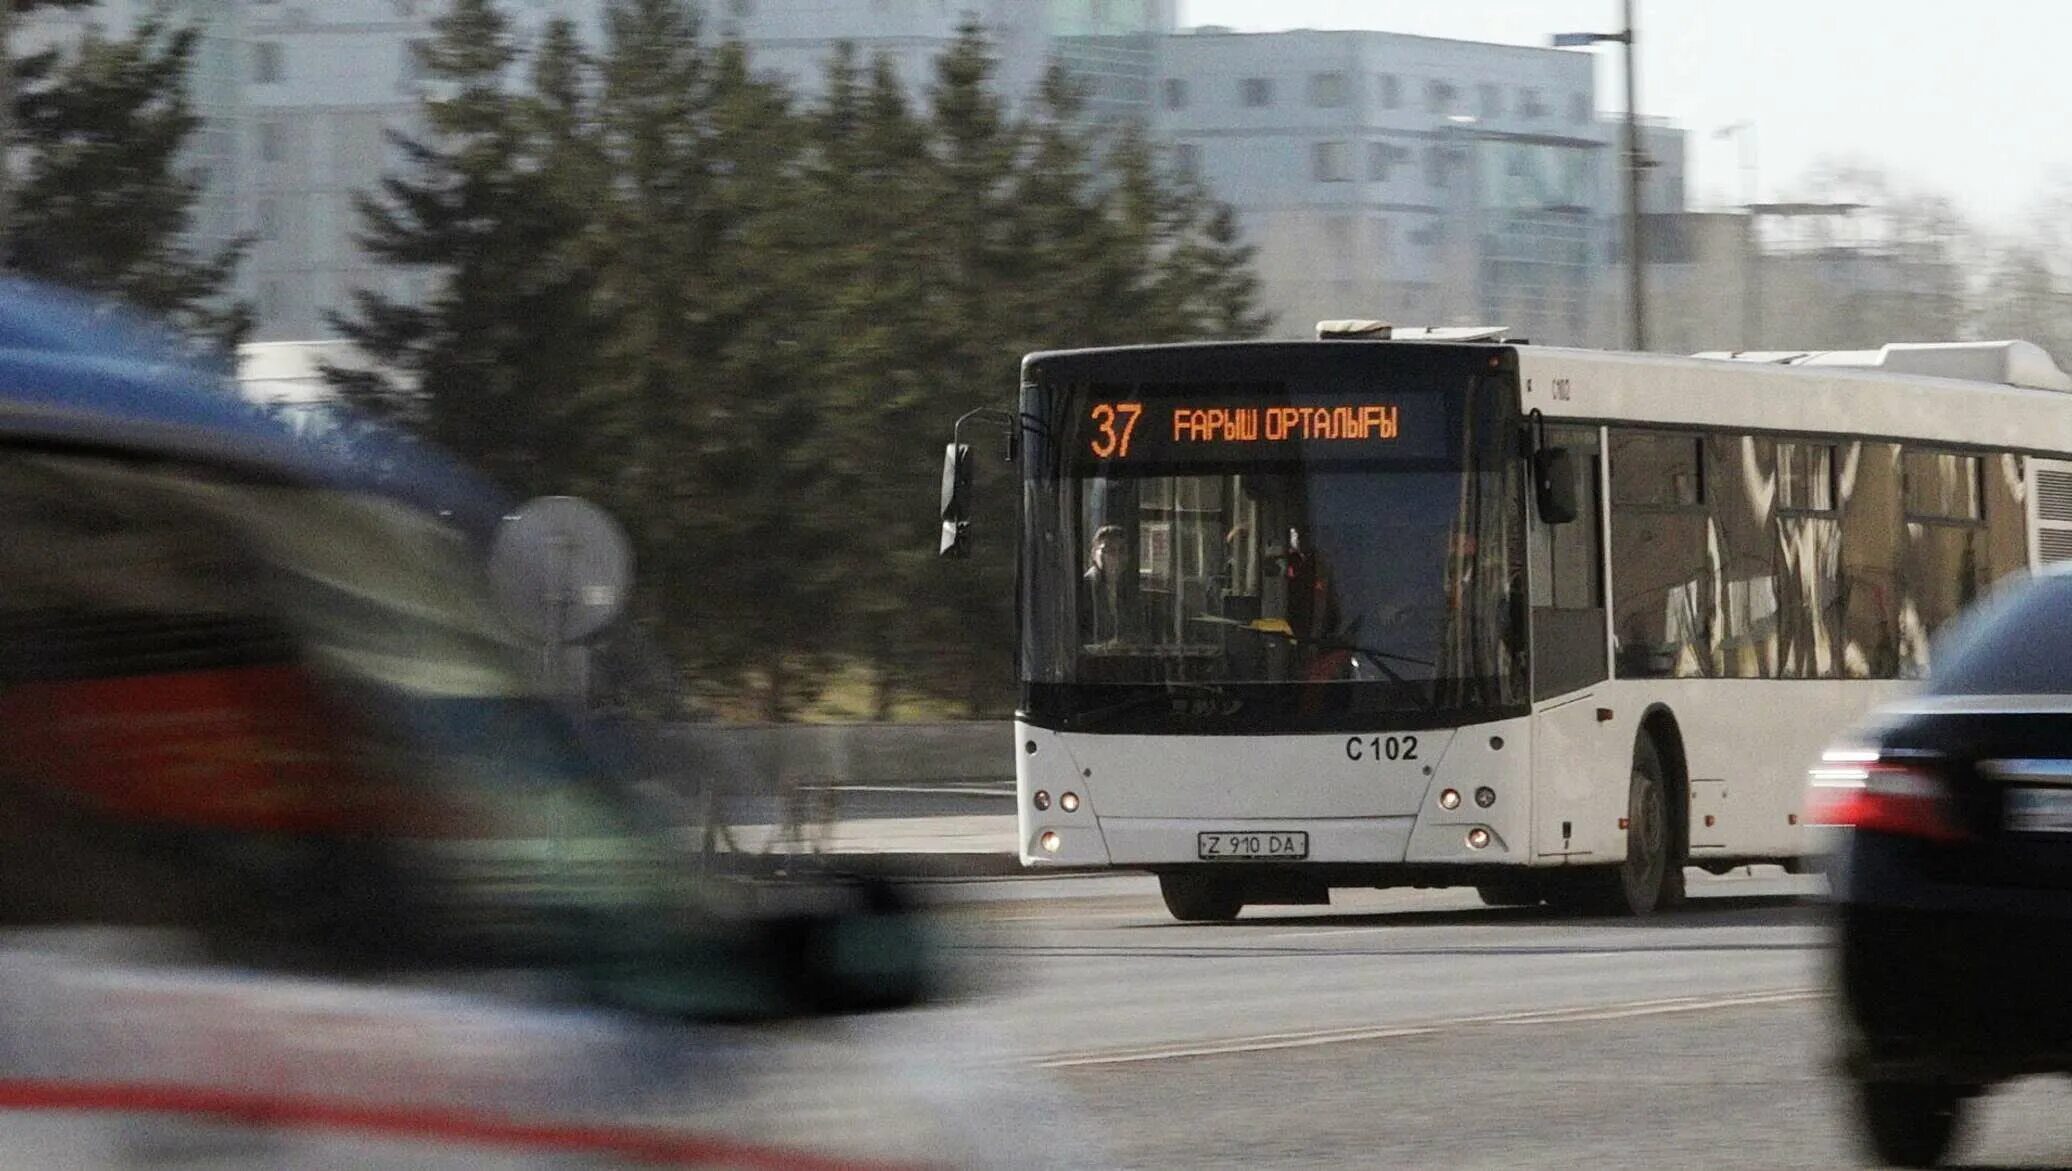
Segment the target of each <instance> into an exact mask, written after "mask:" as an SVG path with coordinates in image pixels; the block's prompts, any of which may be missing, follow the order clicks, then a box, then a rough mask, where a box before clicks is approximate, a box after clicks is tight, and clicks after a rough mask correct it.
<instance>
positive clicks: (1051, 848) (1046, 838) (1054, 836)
mask: <svg viewBox="0 0 2072 1171" xmlns="http://www.w3.org/2000/svg"><path fill="white" fill-rule="evenodd" d="M1036 844H1037V845H1039V846H1042V847H1043V852H1044V853H1046V854H1055V853H1057V852H1058V847H1059V846H1060V845H1062V844H1063V843H1061V842H1060V841H1059V840H1058V831H1056V830H1054V829H1047V830H1044V831H1043V836H1042V837H1040V838H1037V839H1036Z"/></svg>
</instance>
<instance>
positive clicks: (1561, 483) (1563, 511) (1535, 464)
mask: <svg viewBox="0 0 2072 1171" xmlns="http://www.w3.org/2000/svg"><path fill="white" fill-rule="evenodd" d="M1532 488H1533V498H1534V501H1535V502H1536V503H1537V504H1538V505H1539V510H1540V520H1541V521H1542V522H1544V523H1546V524H1550V525H1565V524H1567V523H1569V522H1570V521H1572V520H1574V519H1576V461H1575V457H1574V456H1573V455H1571V454H1570V452H1569V450H1568V448H1566V447H1543V448H1541V449H1539V450H1538V451H1535V452H1533V453H1532Z"/></svg>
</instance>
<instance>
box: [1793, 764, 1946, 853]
mask: <svg viewBox="0 0 2072 1171" xmlns="http://www.w3.org/2000/svg"><path fill="white" fill-rule="evenodd" d="M1806 804H1807V809H1806V821H1807V824H1809V825H1815V826H1834V827H1839V828H1844V829H1859V830H1864V831H1867V832H1870V833H1881V834H1891V835H1893V836H1895V837H1906V838H1920V839H1923V840H1926V841H1936V842H1958V841H1964V840H1966V839H1968V838H1969V837H1970V836H1971V835H1970V834H1969V833H1968V832H1966V831H1965V829H1964V827H1963V826H1962V825H1960V824H1959V823H1958V820H1957V810H1956V803H1955V801H1954V800H1953V799H1952V796H1951V793H1950V789H1949V786H1948V785H1947V784H1946V783H1945V782H1944V781H1943V780H1942V779H1941V778H1939V777H1937V776H1935V775H1934V774H1933V773H1931V772H1929V771H1927V770H1926V769H1925V768H1923V767H1921V766H1920V765H1919V764H1915V763H1909V762H1907V761H1904V760H1892V759H1886V758H1884V757H1881V756H1880V755H1879V754H1878V753H1876V752H1871V751H1856V750H1843V751H1834V752H1828V753H1824V754H1823V755H1822V756H1821V762H1820V765H1819V767H1817V768H1815V769H1813V770H1812V775H1811V787H1810V791H1809V793H1808V795H1807V802H1806Z"/></svg>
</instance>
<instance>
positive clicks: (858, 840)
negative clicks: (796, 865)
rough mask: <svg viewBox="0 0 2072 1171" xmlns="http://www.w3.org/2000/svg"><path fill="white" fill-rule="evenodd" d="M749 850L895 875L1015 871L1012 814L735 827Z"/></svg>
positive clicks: (735, 835) (734, 832)
mask: <svg viewBox="0 0 2072 1171" xmlns="http://www.w3.org/2000/svg"><path fill="white" fill-rule="evenodd" d="M732 837H733V840H734V843H735V845H736V847H737V848H739V849H740V850H741V851H742V852H744V853H749V854H756V855H762V856H783V857H791V856H798V855H810V856H813V857H815V858H817V859H818V860H819V861H822V862H835V863H837V864H850V865H856V866H859V867H864V868H868V869H871V870H877V871H882V872H888V873H894V874H915V875H928V876H953V875H972V876H983V875H995V874H1015V873H1019V872H1020V871H1021V864H1020V862H1019V861H1018V860H1017V859H1016V857H1015V823H1014V815H1013V814H1011V813H1005V814H1001V813H985V814H965V815H955V816H947V817H873V818H860V819H855V820H848V821H838V822H834V823H832V824H825V825H809V826H805V827H800V828H794V829H792V830H791V831H790V833H789V835H788V836H787V833H786V829H785V827H782V826H774V825H742V826H735V827H734V828H733V830H732Z"/></svg>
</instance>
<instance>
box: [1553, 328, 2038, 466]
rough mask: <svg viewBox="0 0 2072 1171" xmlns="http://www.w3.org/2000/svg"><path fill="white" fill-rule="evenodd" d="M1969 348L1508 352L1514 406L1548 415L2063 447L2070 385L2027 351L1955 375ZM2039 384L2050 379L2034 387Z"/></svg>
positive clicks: (2009, 447)
mask: <svg viewBox="0 0 2072 1171" xmlns="http://www.w3.org/2000/svg"><path fill="white" fill-rule="evenodd" d="M2002 344H2003V345H2007V344H2006V343H2002ZM1978 347H1979V343H1957V344H1956V345H1954V346H1952V347H1950V348H1949V349H1942V348H1941V347H1935V346H1887V347H1884V348H1883V349H1880V350H1867V351H1835V352H1830V354H1829V355H1823V356H1824V357H1827V358H1828V360H1826V361H1820V362H1812V361H1803V360H1792V361H1785V360H1784V359H1785V358H1786V357H1790V358H1794V359H1796V358H1800V357H1801V356H1802V355H1796V354H1794V355H1776V356H1772V357H1771V358H1770V359H1768V360H1761V359H1755V358H1752V357H1749V356H1745V355H1744V356H1743V357H1741V358H1740V359H1739V360H1722V357H1720V356H1713V355H1699V356H1696V357H1689V358H1686V357H1678V356H1675V355H1669V354H1633V353H1620V352H1612V351H1605V350H1579V349H1562V348H1557V347H1552V346H1545V347H1543V346H1519V347H1518V348H1517V350H1516V353H1517V355H1518V371H1519V376H1520V380H1521V386H1520V388H1519V389H1520V390H1521V392H1522V394H1521V400H1522V403H1523V405H1524V407H1525V409H1527V410H1539V411H1542V412H1543V413H1544V414H1545V415H1546V416H1547V417H1548V418H1561V417H1568V418H1576V419H1589V420H1595V421H1607V420H1609V421H1630V422H1634V423H1639V424H1643V425H1645V424H1650V423H1652V424H1660V425H1664V426H1690V427H1706V428H1721V429H1728V430H1737V429H1738V430H1754V431H1774V432H1799V433H1806V434H1816V435H1817V434H1828V435H1863V436H1866V437H1870V436H1877V437H1882V438H1886V439H1899V440H1914V441H1928V442H1940V443H1949V444H1955V445H1962V446H1970V447H1986V448H1997V449H1999V450H2002V451H2024V452H2042V453H2063V452H2072V394H2067V393H2065V391H2067V390H2072V384H2068V381H2067V380H2066V379H2065V376H2064V374H2062V373H2061V372H2059V371H2058V370H2057V367H2056V365H2055V364H2052V363H2050V359H2049V358H2048V356H2041V351H2040V350H2037V355H2038V356H2041V361H2042V363H2043V364H2044V365H2043V366H2041V367H2036V366H2030V367H2028V368H2016V369H2008V368H2007V367H2003V368H2002V369H2003V370H2004V371H2006V373H2005V374H2004V376H2003V377H2002V378H1978V379H1972V378H1964V377H1962V376H1961V375H1959V374H1958V373H1957V370H1958V369H1961V368H1964V366H1965V364H1966V363H1969V364H1972V365H1971V366H1970V368H1971V369H1974V370H1977V369H1980V364H1981V363H1982V359H1981V358H1980V357H1979V356H1978V355H1977V353H1976V352H1975V351H1976V350H1977V349H1978ZM2017 347H2026V348H2028V349H2032V350H2034V349H2036V347H2033V346H2028V344H2027V343H2013V344H2012V345H2009V346H2008V347H2007V348H2008V351H2010V352H2008V353H2007V356H2004V357H2003V358H2002V359H2001V361H2003V362H2007V363H2010V364H2013V363H2018V362H2023V361H2027V358H2025V357H2024V356H2023V355H2021V354H2020V352H2019V349H2018V348H2017ZM1963 350H1971V351H1974V352H1973V353H1972V354H1970V355H1969V356H1965V355H1964V354H1963V353H1961V351H1963ZM1803 356H1807V357H1810V356H1811V355H1803ZM1893 356H1896V357H1897V358H1898V361H1896V362H1895V361H1893V360H1891V359H1892V357H1893ZM1852 359H1853V360H1852ZM1908 366H1911V367H1912V368H1911V369H1908V368H1905V367H1908ZM1924 366H1926V367H1928V368H1927V369H1923V368H1922V367H1924ZM2052 374H2054V375H2056V379H2055V380H2050V379H2049V377H2048V376H2049V375H2052ZM2015 378H2021V379H2023V381H2020V382H2017V381H2014V379H2015ZM2045 381H2052V385H2051V386H2050V387H2049V388H2044V387H2040V386H2036V385H2034V383H2038V382H2045Z"/></svg>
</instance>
